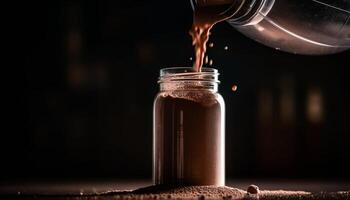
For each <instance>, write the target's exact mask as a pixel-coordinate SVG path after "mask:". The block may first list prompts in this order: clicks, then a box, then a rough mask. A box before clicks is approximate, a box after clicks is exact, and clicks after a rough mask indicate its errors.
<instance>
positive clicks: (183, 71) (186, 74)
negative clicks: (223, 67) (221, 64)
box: [158, 67, 220, 83]
mask: <svg viewBox="0 0 350 200" xmlns="http://www.w3.org/2000/svg"><path fill="white" fill-rule="evenodd" d="M218 77H219V73H218V70H217V69H214V68H208V67H204V68H202V70H201V71H200V72H197V71H194V70H193V68H192V67H170V68H164V69H161V70H160V76H159V80H158V83H166V82H179V81H182V82H184V81H185V82H188V83H189V82H210V83H220V81H219V79H218Z"/></svg>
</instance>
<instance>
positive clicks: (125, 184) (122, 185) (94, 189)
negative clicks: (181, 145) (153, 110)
mask: <svg viewBox="0 0 350 200" xmlns="http://www.w3.org/2000/svg"><path fill="white" fill-rule="evenodd" d="M151 184H152V181H151V180H108V181H37V182H32V181H26V182H20V183H19V182H18V183H16V182H7V183H4V182H3V183H1V184H0V194H2V195H4V194H5V195H19V194H21V195H23V194H39V195H41V194H44V195H65V194H74V195H81V194H96V193H104V192H108V191H115V190H134V189H137V188H141V187H146V186H149V185H151ZM251 184H254V185H257V186H258V187H259V188H260V190H288V191H306V192H313V193H317V192H337V191H350V182H349V181H313V180H228V181H226V185H227V186H230V187H235V188H239V189H242V190H246V189H247V187H248V186H249V185H251Z"/></svg>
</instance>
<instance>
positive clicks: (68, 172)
mask: <svg viewBox="0 0 350 200" xmlns="http://www.w3.org/2000/svg"><path fill="white" fill-rule="evenodd" d="M125 2H130V3H125ZM15 8H16V9H15V10H14V11H13V12H14V13H13V16H10V17H9V18H10V19H11V17H14V16H16V17H17V18H19V19H20V20H19V21H20V23H18V24H16V28H17V29H18V33H20V34H19V35H21V37H19V38H18V40H19V43H20V46H17V48H18V51H16V52H15V56H16V60H17V61H20V62H23V63H22V64H21V67H18V66H17V67H16V66H15V68H16V70H18V72H20V73H22V72H24V73H22V74H24V77H23V78H24V79H23V80H24V82H23V84H21V86H20V88H21V90H19V91H21V92H19V91H18V92H17V91H16V92H15V93H17V94H19V95H18V96H19V102H20V103H16V105H14V106H13V112H12V114H13V115H15V116H16V117H7V119H6V120H5V123H7V124H8V125H9V126H11V129H9V130H6V131H5V130H4V131H3V132H2V136H1V137H2V139H1V153H0V157H1V171H0V177H1V180H41V179H45V180H57V179H79V180H81V179H145V178H146V179H147V178H151V172H152V106H153V98H154V96H155V95H156V93H157V91H158V86H157V78H158V74H159V70H160V69H161V68H164V67H172V66H191V65H192V61H190V57H192V56H193V48H192V46H191V40H190V36H189V34H188V30H189V28H190V27H191V22H192V10H191V7H190V3H189V1H187V0H186V1H154V0H153V1H152V0H147V1H146V0H144V1H124V2H123V3H121V1H97V0H95V1H93V0H91V1H83V0H80V1H46V2H40V3H39V2H32V1H30V2H27V3H24V4H23V3H21V5H20V6H19V5H17V7H15ZM210 40H211V42H213V43H214V47H213V48H210V49H209V56H210V57H211V58H213V60H214V66H215V67H216V68H217V69H219V71H220V72H221V76H220V80H221V81H222V84H221V85H220V93H221V94H222V95H223V97H224V99H225V101H226V112H227V113H226V117H227V120H226V122H227V125H226V128H227V130H226V170H227V171H226V173H227V178H228V179H232V178H295V179H322V180H323V179H332V180H333V179H336V180H343V179H345V180H349V177H350V172H349V169H350V164H349V162H348V161H349V159H350V145H349V141H350V126H349V119H350V117H349V113H350V105H349V102H350V98H349V82H348V80H347V79H348V76H349V75H348V74H349V69H348V68H349V66H350V65H349V63H350V60H349V59H350V53H349V51H347V52H343V53H339V54H336V55H328V56H302V55H292V54H288V53H284V52H280V51H276V50H274V49H270V48H268V47H265V46H262V45H260V44H258V43H255V42H254V41H252V40H251V39H248V38H246V37H245V36H243V35H241V34H240V33H238V32H237V31H235V30H234V28H232V27H231V26H230V25H229V24H227V23H221V24H218V25H217V26H216V27H215V28H214V30H213V31H212V37H211V39H210ZM225 46H228V47H229V49H228V50H227V51H225V50H224V47H225ZM233 84H237V85H238V90H237V92H232V91H231V86H232V85H233ZM22 91H23V92H22ZM5 117H6V116H5Z"/></svg>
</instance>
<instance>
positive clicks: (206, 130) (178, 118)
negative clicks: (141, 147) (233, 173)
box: [154, 92, 225, 186]
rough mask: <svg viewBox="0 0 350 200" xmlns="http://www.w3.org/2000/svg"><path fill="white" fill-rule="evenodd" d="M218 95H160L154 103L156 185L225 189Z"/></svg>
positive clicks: (222, 118)
mask: <svg viewBox="0 0 350 200" xmlns="http://www.w3.org/2000/svg"><path fill="white" fill-rule="evenodd" d="M220 98H221V96H220V97H218V95H216V94H213V93H210V92H207V93H201V94H200V95H198V94H196V93H192V94H191V92H180V93H172V94H169V93H166V92H165V93H161V94H160V95H159V96H158V98H157V99H156V101H155V110H154V121H155V124H154V127H155V135H154V138H155V141H154V142H155V146H154V148H155V149H154V151H155V155H154V156H155V159H156V160H155V169H154V170H155V171H154V173H155V176H154V178H155V183H156V184H167V185H218V186H222V185H224V182H225V180H224V178H225V167H224V165H225V161H224V155H225V154H224V147H225V144H224V130H223V129H224V125H223V123H224V111H223V109H224V108H223V103H222V102H223V101H222V102H220Z"/></svg>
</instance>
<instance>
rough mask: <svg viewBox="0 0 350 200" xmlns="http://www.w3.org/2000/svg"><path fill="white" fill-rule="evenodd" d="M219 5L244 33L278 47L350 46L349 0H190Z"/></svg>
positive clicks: (321, 49)
mask: <svg viewBox="0 0 350 200" xmlns="http://www.w3.org/2000/svg"><path fill="white" fill-rule="evenodd" d="M191 3H192V7H193V8H194V9H196V8H197V7H198V6H200V7H214V8H218V9H217V10H216V13H217V14H218V15H225V16H230V18H229V19H228V20H227V22H228V23H229V24H231V25H232V26H233V27H234V28H236V29H237V30H238V31H240V32H241V33H243V34H244V35H246V36H248V37H250V38H252V39H254V40H256V41H258V42H260V43H262V44H265V45H267V46H270V47H273V48H275V49H278V50H283V51H287V52H291V53H298V54H312V55H317V54H331V53H336V52H341V51H345V50H347V49H350V1H347V0H307V1H291V0H278V1H277V0H191Z"/></svg>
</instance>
